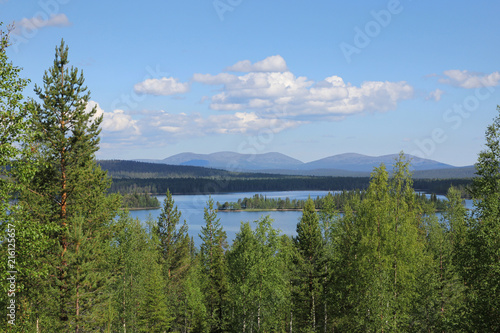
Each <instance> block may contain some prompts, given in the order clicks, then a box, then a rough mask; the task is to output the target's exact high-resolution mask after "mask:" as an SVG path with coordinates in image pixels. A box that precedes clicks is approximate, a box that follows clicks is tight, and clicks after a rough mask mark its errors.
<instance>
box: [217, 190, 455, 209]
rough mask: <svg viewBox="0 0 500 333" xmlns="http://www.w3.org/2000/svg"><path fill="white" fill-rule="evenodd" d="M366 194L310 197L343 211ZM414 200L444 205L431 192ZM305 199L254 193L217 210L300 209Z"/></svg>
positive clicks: (318, 205) (320, 204) (318, 204)
mask: <svg viewBox="0 0 500 333" xmlns="http://www.w3.org/2000/svg"><path fill="white" fill-rule="evenodd" d="M365 196H366V191H342V192H337V193H332V192H328V194H327V195H326V196H325V197H320V196H318V197H316V198H312V200H313V203H314V208H315V209H316V210H321V209H323V208H324V207H325V205H326V203H327V202H328V203H330V202H333V208H335V209H336V210H337V211H344V207H345V206H346V205H347V204H348V203H349V202H352V200H353V199H354V198H359V199H360V200H363V199H364V198H365ZM415 196H416V200H417V202H418V203H419V204H421V205H427V204H430V205H432V207H433V209H434V210H437V211H442V210H444V209H445V207H446V203H445V200H440V199H438V198H437V196H436V194H434V193H433V194H431V195H430V196H429V197H427V195H426V194H425V193H415ZM305 203H306V200H301V199H292V200H290V198H268V197H267V196H266V195H265V194H255V195H254V196H253V197H250V198H247V197H245V198H243V199H238V201H236V202H224V203H220V202H217V209H218V210H242V209H243V210H245V209H247V210H248V209H258V210H274V209H276V210H283V209H284V210H286V209H294V210H302V209H303V208H304V207H305Z"/></svg>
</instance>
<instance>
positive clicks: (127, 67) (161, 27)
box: [0, 0, 500, 166]
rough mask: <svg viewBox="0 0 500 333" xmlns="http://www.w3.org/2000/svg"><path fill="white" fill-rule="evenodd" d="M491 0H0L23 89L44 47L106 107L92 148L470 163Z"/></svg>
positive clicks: (495, 49) (496, 39)
mask: <svg viewBox="0 0 500 333" xmlns="http://www.w3.org/2000/svg"><path fill="white" fill-rule="evenodd" d="M499 12H500V2H497V1H477V2H474V3H471V2H470V1H460V0H455V1H439V2H437V1H426V0H420V1H416V0H413V1H411V0H400V1H397V0H389V1H378V0H377V1H374V0H371V1H323V0H318V1H314V2H306V1H296V0H287V1H283V0H274V1H261V0H254V1H249V0H196V1H194V0H182V1H181V0H177V1H172V0H161V1H153V0H144V1H127V0H123V1H120V2H115V1H94V0H88V1H76V0H39V1H15V0H0V21H1V22H4V26H3V27H2V29H4V30H5V27H6V25H7V24H11V23H14V25H15V29H14V31H13V32H12V34H11V42H12V45H11V47H9V50H8V56H9V58H10V59H11V61H12V62H13V63H14V64H15V65H16V66H18V67H21V68H23V70H22V72H21V76H22V77H25V78H29V79H30V80H31V83H30V85H29V86H28V88H27V89H26V91H25V95H26V96H31V97H35V95H34V93H33V87H34V85H35V84H38V85H41V83H42V77H43V74H44V71H45V70H47V69H48V68H49V67H50V66H51V65H52V63H53V59H54V54H55V47H56V46H57V45H59V44H60V42H61V39H64V41H65V42H66V44H67V45H68V46H69V59H70V64H71V65H73V66H75V67H77V68H78V69H79V70H82V71H83V75H84V77H85V80H86V81H85V83H86V85H87V87H88V88H89V90H90V92H91V101H90V102H89V104H88V108H89V109H90V108H92V107H96V108H97V113H98V114H99V115H100V114H102V115H103V122H102V124H101V126H102V132H101V148H100V150H99V152H98V153H97V157H98V158H99V159H163V158H166V157H169V156H171V155H174V154H178V153H182V152H193V153H213V152H218V151H234V152H239V153H245V154H255V153H267V152H280V153H283V154H286V155H289V156H291V157H294V158H296V159H299V160H301V161H303V162H309V161H313V160H317V159H320V158H324V157H327V156H331V155H336V154H341V153H350V152H353V153H359V154H365V155H370V156H380V155H387V154H395V153H399V152H400V151H404V152H405V153H408V154H412V155H415V156H418V157H423V158H429V159H433V160H436V161H439V162H443V163H448V164H451V165H455V166H465V165H471V164H474V163H475V162H476V160H477V156H478V153H479V152H480V151H481V150H482V149H484V143H485V139H484V133H485V130H486V127H487V126H488V125H489V124H491V123H492V120H493V119H494V118H495V117H496V116H497V115H498V111H497V110H496V106H497V105H498V104H500V63H499V61H498V59H499V58H498V55H499V54H500V33H499V31H500V21H499V20H498V13H499Z"/></svg>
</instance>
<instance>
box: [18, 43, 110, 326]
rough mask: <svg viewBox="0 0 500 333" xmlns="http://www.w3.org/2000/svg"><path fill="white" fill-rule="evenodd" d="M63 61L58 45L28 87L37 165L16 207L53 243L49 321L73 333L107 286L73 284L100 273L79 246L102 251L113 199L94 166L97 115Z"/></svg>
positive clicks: (91, 253) (94, 253) (79, 79)
mask: <svg viewBox="0 0 500 333" xmlns="http://www.w3.org/2000/svg"><path fill="white" fill-rule="evenodd" d="M68 62H69V61H68V48H67V47H66V46H65V44H64V42H63V41H62V42H61V45H60V46H59V47H57V48H56V56H55V60H54V65H53V67H51V68H50V69H49V71H46V72H45V75H44V77H43V83H44V84H43V88H40V87H38V86H35V92H36V94H37V95H38V97H39V98H40V100H41V104H39V103H37V102H33V106H34V110H33V111H32V113H31V118H32V120H33V126H32V130H33V133H35V134H36V142H37V146H36V147H34V149H35V150H36V154H35V156H34V157H32V159H34V160H35V161H36V162H37V163H38V164H39V165H41V167H40V168H39V169H38V170H37V173H36V174H35V177H34V178H33V180H32V181H29V182H26V183H25V184H23V187H24V188H23V190H22V191H21V193H20V204H22V205H24V207H26V208H27V209H29V210H30V215H31V219H33V220H36V221H38V224H39V225H42V226H44V227H45V228H46V229H48V230H50V233H48V237H49V239H51V240H52V241H54V244H53V245H52V249H51V250H50V251H49V254H50V263H51V264H52V265H53V267H54V268H55V269H54V271H53V272H52V274H51V275H52V276H54V277H55V278H54V279H53V280H52V281H51V284H52V287H53V289H52V292H53V293H54V294H53V299H52V302H53V303H55V304H57V305H58V308H59V309H58V310H57V311H52V314H54V315H55V314H56V313H57V319H56V318H53V319H54V320H52V322H55V323H59V324H60V327H59V329H60V330H75V331H76V332H78V331H79V330H80V329H82V328H83V327H88V325H90V324H88V323H86V322H85V320H86V319H84V318H92V315H90V312H92V311H93V309H96V307H94V306H93V305H94V304H95V302H97V301H98V300H97V298H96V296H95V295H97V294H98V293H97V292H96V291H97V290H98V289H99V288H100V287H102V285H101V282H102V281H106V279H105V277H104V276H100V277H98V278H97V277H96V275H94V276H93V277H91V276H92V274H90V275H87V276H86V279H87V278H88V279H91V281H87V282H85V283H84V284H83V286H82V285H81V284H79V283H78V282H77V281H79V279H80V278H81V276H80V278H79V277H78V276H79V275H78V274H80V273H81V272H82V271H81V269H85V270H87V271H92V270H99V269H100V266H99V265H100V261H99V260H96V259H97V258H98V253H99V251H98V250H97V249H95V251H88V250H87V249H86V248H85V249H84V248H83V247H82V244H84V243H85V244H87V245H86V247H90V246H102V247H106V246H108V245H109V241H110V239H111V228H110V226H111V223H112V218H113V217H114V216H115V215H116V210H117V207H118V206H119V199H118V197H116V196H107V195H106V192H107V190H108V188H109V187H110V179H108V178H107V176H106V173H105V172H104V171H102V170H101V169H100V167H99V166H98V165H97V164H96V161H95V152H96V151H97V150H98V144H99V133H100V128H99V125H100V123H101V121H102V116H101V117H97V118H96V109H95V108H94V109H92V110H90V111H88V110H86V106H87V103H88V101H89V100H90V94H89V93H88V92H86V90H87V88H86V87H85V86H84V77H83V74H80V75H78V70H77V69H76V68H73V67H68ZM70 235H73V236H75V235H78V236H77V237H76V238H75V237H72V236H70ZM80 237H83V238H80ZM89 239H92V242H90V241H88V240H89ZM82 256H84V257H82ZM93 264H95V265H94V267H92V268H91V266H92V265H93ZM101 273H102V274H105V272H101ZM98 281H101V282H98ZM82 288H83V289H82ZM82 295H90V296H89V297H90V298H87V296H82ZM82 297H83V298H82ZM82 304H86V305H85V306H84V307H82ZM87 305H88V306H87Z"/></svg>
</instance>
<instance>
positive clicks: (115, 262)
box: [0, 33, 500, 333]
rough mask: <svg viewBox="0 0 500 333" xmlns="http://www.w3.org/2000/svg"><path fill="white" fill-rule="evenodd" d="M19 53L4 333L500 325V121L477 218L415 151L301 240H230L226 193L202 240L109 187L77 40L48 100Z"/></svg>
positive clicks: (8, 111)
mask: <svg viewBox="0 0 500 333" xmlns="http://www.w3.org/2000/svg"><path fill="white" fill-rule="evenodd" d="M7 48H8V34H7V33H2V35H1V49H0V117H1V118H0V128H1V129H0V159H1V163H0V168H1V177H0V195H1V198H0V205H1V206H2V207H1V209H0V214H1V215H0V221H1V243H0V254H1V258H2V260H0V266H1V268H0V271H1V274H2V291H1V292H0V305H1V308H2V309H3V310H2V311H3V313H2V320H1V321H0V331H2V332H78V333H81V332H151V333H152V332H499V331H500V113H499V115H498V116H497V117H496V118H495V119H494V120H493V122H492V124H491V125H490V126H489V127H488V128H487V129H486V134H485V136H486V145H485V149H484V150H483V151H482V152H481V153H480V155H479V157H478V160H477V164H476V169H477V177H476V178H474V180H473V182H472V186H471V196H472V198H473V200H474V209H473V210H471V211H468V210H466V208H465V207H464V205H463V203H462V197H461V193H460V191H458V190H457V189H455V188H453V187H452V188H450V189H449V191H448V193H447V198H448V200H447V201H445V202H444V208H443V209H444V211H443V214H442V217H441V218H438V217H437V216H436V215H435V210H436V207H435V204H434V203H433V201H432V200H430V201H425V200H418V196H416V195H415V191H414V187H413V181H412V178H411V173H410V172H409V168H410V164H409V161H407V160H405V158H404V155H403V154H402V155H400V157H399V159H398V160H397V161H395V165H394V170H395V171H394V172H393V173H392V175H391V176H390V177H389V174H388V172H387V170H386V167H385V166H384V165H381V166H380V167H378V168H375V169H374V170H373V173H372V175H371V178H370V182H369V185H368V188H367V189H366V192H350V193H352V194H351V195H349V196H346V197H345V200H344V202H343V203H342V213H340V212H339V209H338V205H337V203H336V202H335V199H334V196H327V197H325V199H324V200H322V204H321V208H320V210H319V212H318V211H316V207H315V204H314V202H313V200H311V199H310V200H307V201H305V203H303V207H301V208H302V217H301V219H300V221H299V222H298V223H297V229H296V230H297V234H296V236H294V237H290V236H288V235H282V234H281V233H280V232H279V230H276V229H275V228H274V227H273V221H272V220H271V219H270V218H269V217H263V218H262V219H260V220H258V221H252V222H244V223H243V222H242V224H241V229H240V231H239V233H238V234H237V236H236V239H234V240H228V239H227V237H226V233H225V231H224V229H223V227H222V225H221V224H220V221H219V219H218V217H217V207H216V206H215V203H214V202H213V200H211V199H209V200H208V202H207V203H206V207H205V208H204V211H205V215H204V218H205V225H204V226H203V227H202V230H201V233H200V234H199V235H190V234H188V228H187V224H186V222H185V221H184V220H183V217H182V216H181V214H180V212H179V211H178V210H177V207H176V205H175V202H174V201H173V199H172V195H171V193H170V192H169V191H167V196H166V199H165V201H164V202H163V203H162V212H161V214H160V216H159V218H158V219H157V220H150V221H148V222H147V224H142V223H140V222H139V221H138V220H134V219H132V218H131V217H130V216H129V215H128V213H127V212H126V211H122V210H120V207H121V206H122V204H123V203H122V197H121V196H120V195H118V194H109V193H108V190H109V188H110V186H111V180H110V178H109V177H108V176H107V174H106V172H104V171H103V170H102V169H101V168H100V166H99V165H98V163H97V161H96V158H95V153H96V152H97V150H98V149H99V133H100V123H101V121H102V116H101V117H98V116H97V115H96V109H95V108H94V109H92V110H90V111H88V110H86V106H87V102H88V101H89V98H90V93H89V91H88V90H87V88H86V87H85V84H84V77H83V74H82V73H81V72H79V71H78V70H77V69H76V68H74V67H72V66H71V65H70V64H69V58H68V48H67V46H66V45H65V44H64V42H61V45H60V46H58V47H57V48H56V54H55V60H54V63H53V65H52V66H51V67H50V68H49V69H48V70H47V71H46V72H45V75H44V76H43V80H42V84H41V85H36V86H35V93H36V96H37V98H36V99H26V98H24V97H23V89H24V88H25V87H26V86H27V84H28V81H27V80H26V79H23V78H21V74H20V69H19V68H17V67H16V66H14V65H13V64H12V63H11V62H10V61H9V59H8V58H7V55H6V49H7ZM499 111H500V108H499ZM291 223H295V221H291ZM193 237H200V238H201V246H200V247H196V246H195V245H194V239H193Z"/></svg>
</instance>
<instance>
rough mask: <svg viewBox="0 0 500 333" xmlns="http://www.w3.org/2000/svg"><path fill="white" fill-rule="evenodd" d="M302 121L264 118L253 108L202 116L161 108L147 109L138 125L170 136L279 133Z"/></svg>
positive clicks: (155, 134) (151, 131) (153, 132)
mask: <svg viewBox="0 0 500 333" xmlns="http://www.w3.org/2000/svg"><path fill="white" fill-rule="evenodd" d="M302 123H303V122H301V121H296V120H288V119H279V118H278V117H269V118H264V117H260V116H259V115H257V114H256V113H254V112H236V113H234V114H217V115H209V116H207V117H204V116H202V115H201V114H199V113H192V114H185V113H181V114H172V113H168V112H165V111H163V110H162V111H157V112H153V113H150V114H149V116H148V117H147V120H144V121H143V123H142V124H141V126H145V127H148V128H150V130H149V131H148V133H144V134H145V135H150V136H159V137H164V136H165V135H168V136H169V138H184V137H193V136H204V135H210V134H254V133H259V131H262V130H265V131H272V132H273V133H278V132H281V131H283V130H285V129H287V128H292V127H296V126H299V125H300V124H302ZM154 128H156V129H157V130H158V131H159V132H160V133H158V131H155V130H154ZM161 132H163V134H161ZM165 133H166V134H165Z"/></svg>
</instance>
